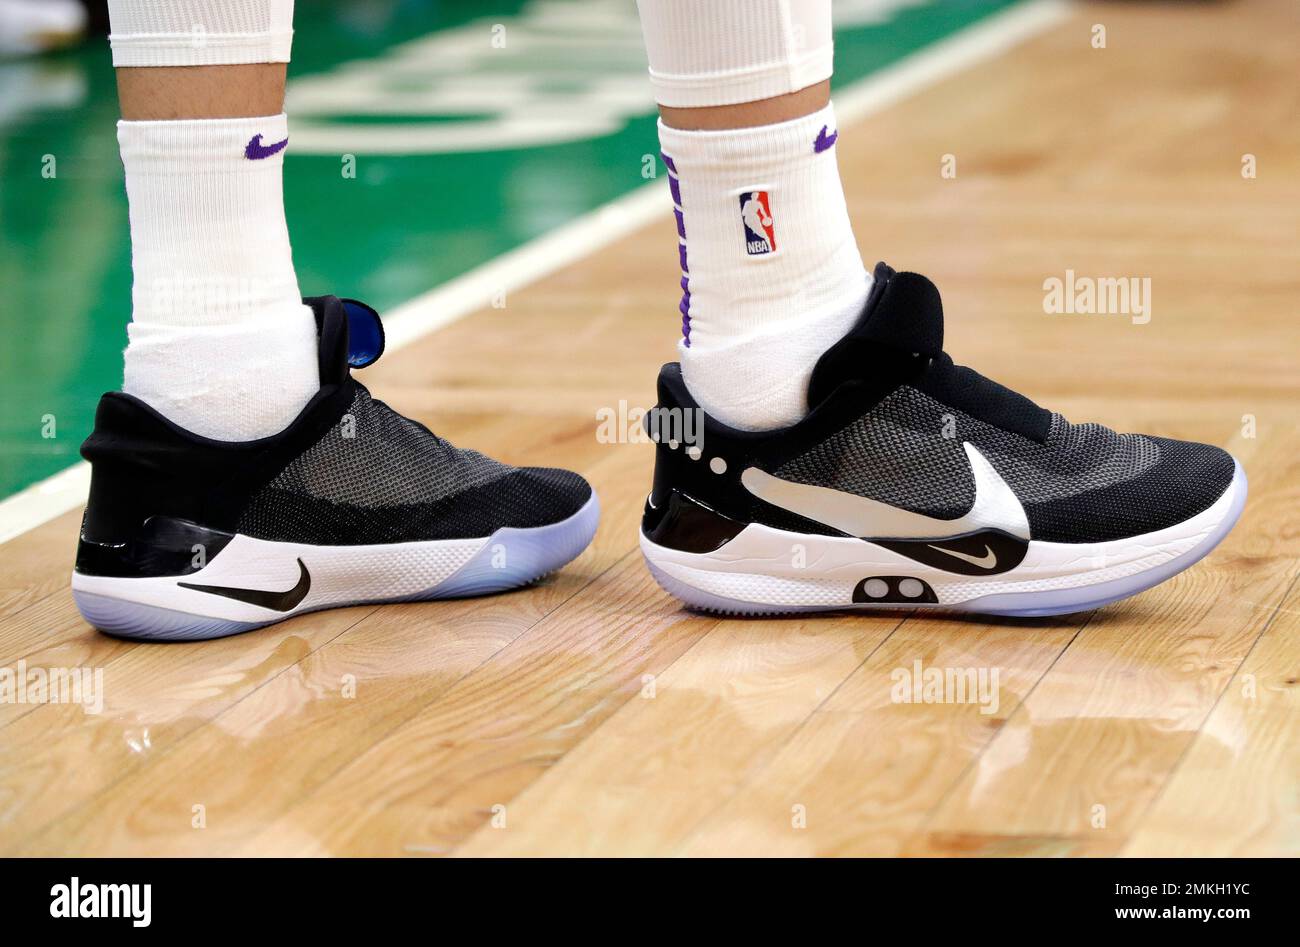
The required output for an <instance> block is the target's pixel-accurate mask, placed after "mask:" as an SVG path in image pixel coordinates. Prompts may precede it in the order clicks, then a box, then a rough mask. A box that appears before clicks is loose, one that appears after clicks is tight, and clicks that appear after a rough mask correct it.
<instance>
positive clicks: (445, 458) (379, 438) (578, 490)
mask: <svg viewBox="0 0 1300 947" xmlns="http://www.w3.org/2000/svg"><path fill="white" fill-rule="evenodd" d="M304 302H306V303H307V304H308V305H310V306H311V307H312V309H313V310H314V311H315V313H316V324H317V329H318V332H319V350H320V363H319V364H320V378H321V387H320V391H319V392H317V394H316V396H315V397H314V398H312V400H311V401H309V402H308V403H307V405H306V406H305V407H304V408H303V409H302V412H301V413H300V414H299V415H298V417H297V418H296V419H295V420H294V421H293V422H292V423H291V424H290V425H289V426H288V427H287V428H285V429H284V430H283V431H281V432H280V433H279V434H276V435H273V436H271V437H265V438H262V439H260V440H256V441H245V442H227V441H214V440H210V439H208V438H206V437H200V436H199V435H197V434H193V433H191V432H189V431H186V430H184V429H182V428H180V427H177V426H176V425H175V424H172V423H171V422H170V421H168V420H167V419H166V418H164V417H163V416H162V415H160V414H159V413H158V412H156V411H154V410H153V409H152V408H151V407H149V405H147V404H145V403H144V402H142V401H140V400H139V399H138V398H133V397H131V396H130V395H127V394H123V393H121V392H110V393H108V394H106V395H104V397H103V398H102V399H101V400H100V403H99V410H98V411H97V412H96V414H95V430H94V432H93V433H92V434H91V435H90V437H89V438H87V440H86V443H85V445H84V446H83V447H82V449H81V451H82V454H83V455H84V456H85V458H86V459H87V460H89V461H90V464H91V468H92V472H91V484H90V502H89V504H88V505H87V507H86V515H85V519H84V520H83V522H82V529H81V544H80V546H79V547H78V549H77V565H76V571H75V572H73V575H72V594H73V596H74V597H75V598H76V602H77V607H78V608H80V609H81V613H82V615H83V616H85V618H86V620H87V621H88V622H90V623H91V624H92V625H94V626H96V627H97V628H100V629H102V630H103V631H107V632H110V633H112V634H116V635H121V636H123V637H129V638H145V639H155V640H157V639H196V638H217V637H221V636H223V635H233V634H237V633H239V632H243V631H249V630H250V629H253V628H260V627H262V626H263V625H269V624H271V623H272V622H277V621H282V620H283V619H285V618H289V617H291V616H293V615H299V614H302V613H303V612H310V611H315V610H317V609H322V608H339V607H342V606H345V605H356V604H362V603H376V602H407V601H415V600H422V599H434V598H453V597H458V596H465V595H483V594H486V593H489V592H500V591H504V590H506V589H512V588H516V587H518V586H521V585H526V584H528V583H529V582H532V581H534V580H535V579H538V578H540V577H541V576H543V575H545V574H546V573H548V572H551V571H552V570H554V569H558V568H559V567H560V566H562V565H564V564H565V563H567V562H569V561H570V560H571V559H573V558H574V557H575V556H577V555H578V554H579V553H580V552H582V551H583V549H585V548H586V547H587V544H588V543H590V542H591V539H592V536H593V535H594V534H595V532H596V524H597V522H598V521H599V519H600V505H599V503H598V502H597V500H596V494H595V493H594V492H593V491H592V489H591V486H590V485H589V484H588V483H587V481H585V480H584V479H583V478H582V477H580V476H579V475H578V474H576V473H573V472H571V471H568V470H556V469H546V468H538V467H511V466H509V465H508V464H503V463H500V462H498V461H495V460H493V459H491V458H490V457H485V456H483V455H482V454H480V453H478V452H477V451H472V450H462V449H460V448H457V447H455V446H453V445H451V444H449V443H448V442H447V441H445V440H443V439H442V438H440V437H438V436H437V435H435V434H433V433H432V432H431V431H430V430H429V429H428V428H426V427H425V426H424V425H423V424H419V423H418V422H416V421H412V420H410V419H409V418H404V417H402V416H401V415H400V414H398V413H397V412H395V411H393V409H392V408H390V407H388V405H386V404H384V403H383V402H382V401H379V400H377V399H375V398H373V397H371V395H370V392H369V391H367V390H366V388H365V386H364V385H362V384H360V383H359V382H357V381H356V379H354V378H353V377H352V373H351V370H350V369H351V368H359V367H363V366H365V365H369V364H371V363H372V362H374V361H375V360H376V359H377V358H379V356H380V354H381V353H382V352H383V348H384V336H383V328H382V326H381V324H380V322H379V317H378V316H377V315H376V314H375V312H374V310H373V309H371V308H370V307H368V306H365V305H362V304H361V303H358V302H355V301H353V300H341V299H337V298H335V297H333V296H325V297H317V298H313V299H307V300H304ZM233 396H235V397H238V395H237V394H235V395H233Z"/></svg>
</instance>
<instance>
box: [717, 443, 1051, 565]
mask: <svg viewBox="0 0 1300 947" xmlns="http://www.w3.org/2000/svg"><path fill="white" fill-rule="evenodd" d="M962 446H963V447H964V448H965V449H966V456H967V458H968V459H969V460H970V466H971V474H972V475H973V476H974V478H975V502H974V503H972V504H971V508H970V510H969V511H968V512H967V513H966V514H965V515H963V516H959V517H957V518H956V519H951V520H945V519H937V518H935V517H933V516H925V515H923V514H921V513H913V512H911V511H909V510H902V509H899V508H898V507H896V506H890V505H889V504H887V503H881V502H880V501H879V500H869V499H867V498H866V497H860V496H857V495H856V494H853V493H845V492H844V491H842V490H834V489H832V488H830V487H816V486H811V485H809V484H806V483H794V482H793V481H790V480H782V479H781V478H780V477H774V476H772V475H771V474H769V473H766V472H765V471H762V470H759V469H758V468H757V467H747V468H745V470H744V471H743V472H742V473H741V475H740V482H741V484H743V485H744V487H745V489H746V490H748V491H749V492H750V493H752V494H753V495H754V496H756V497H758V498H759V499H760V500H764V501H766V502H768V503H771V504H772V505H773V506H779V507H781V508H782V509H783V510H787V511H789V512H791V513H795V514H798V515H799V516H802V517H804V518H805V519H810V520H813V521H815V522H818V523H823V524H825V525H826V526H830V527H832V528H834V529H838V530H840V532H843V533H848V534H849V535H850V536H861V537H862V538H864V539H944V538H947V537H951V536H960V535H964V534H966V533H973V532H976V531H977V530H981V529H999V530H1002V531H1003V532H1005V533H1010V534H1011V535H1012V536H1016V537H1018V538H1020V539H1024V540H1028V539H1029V519H1028V517H1026V516H1025V508H1024V506H1023V505H1022V504H1021V503H1020V500H1019V498H1018V497H1017V496H1016V495H1015V493H1014V491H1012V489H1011V488H1010V487H1009V486H1007V483H1006V481H1005V480H1003V479H1002V477H1001V475H1000V474H998V472H997V470H995V469H994V467H993V465H992V464H990V463H989V462H988V461H987V460H986V459H985V458H984V455H983V454H981V453H980V452H979V451H978V450H977V449H976V448H975V446H974V445H973V444H971V443H970V442H968V441H963V442H962ZM943 551H944V552H951V550H948V549H945V550H943ZM976 564H977V565H982V564H983V563H982V562H977V563H976Z"/></svg>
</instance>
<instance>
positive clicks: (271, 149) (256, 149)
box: [244, 135, 289, 161]
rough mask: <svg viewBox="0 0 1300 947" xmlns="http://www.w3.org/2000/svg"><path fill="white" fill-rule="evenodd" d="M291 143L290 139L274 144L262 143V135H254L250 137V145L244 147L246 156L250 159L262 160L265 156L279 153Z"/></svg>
mask: <svg viewBox="0 0 1300 947" xmlns="http://www.w3.org/2000/svg"><path fill="white" fill-rule="evenodd" d="M288 145H289V139H288V138H286V139H285V140H284V141H277V142H276V143H275V144H273V145H264V144H262V136H261V135H254V136H253V137H252V138H250V139H248V146H247V147H246V148H244V157H245V158H247V159H248V160H249V161H260V160H261V159H263V158H269V157H271V155H275V154H279V153H280V152H281V151H284V149H285V148H287V147H288Z"/></svg>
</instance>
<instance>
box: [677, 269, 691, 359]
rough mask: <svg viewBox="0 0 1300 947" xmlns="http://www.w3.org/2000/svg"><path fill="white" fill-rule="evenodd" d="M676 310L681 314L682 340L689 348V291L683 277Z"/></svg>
mask: <svg viewBox="0 0 1300 947" xmlns="http://www.w3.org/2000/svg"><path fill="white" fill-rule="evenodd" d="M677 308H678V310H679V311H680V312H681V314H682V338H683V339H685V340H686V345H687V347H688V348H689V347H690V344H691V291H690V288H689V286H688V284H687V280H686V277H685V276H683V277H682V301H681V302H679V303H678V304H677Z"/></svg>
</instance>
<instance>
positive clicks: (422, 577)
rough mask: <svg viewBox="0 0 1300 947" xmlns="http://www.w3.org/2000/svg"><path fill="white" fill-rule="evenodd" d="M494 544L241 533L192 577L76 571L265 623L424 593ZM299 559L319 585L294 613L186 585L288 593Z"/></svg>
mask: <svg viewBox="0 0 1300 947" xmlns="http://www.w3.org/2000/svg"><path fill="white" fill-rule="evenodd" d="M488 542H489V539H488V538H480V539H443V540H430V541H428V542H414V543H384V544H381V545H374V546H311V545H307V544H304V543H281V542H269V541H267V540H264V539H253V538H252V537H250V536H243V535H237V536H235V538H234V539H232V540H231V541H230V543H229V544H228V545H227V546H226V547H225V548H224V549H223V550H221V552H220V553H219V554H218V555H216V556H214V557H213V559H212V561H211V562H209V563H208V564H207V565H206V566H205V567H204V568H202V569H199V570H198V571H196V572H192V573H190V574H188V575H184V576H161V577H157V578H142V579H124V578H117V577H114V576H100V575H83V574H82V573H80V572H74V573H73V574H72V588H73V591H76V592H89V593H91V594H95V595H104V596H108V597H110V598H116V599H121V600H124V601H128V602H137V603H139V604H142V605H153V606H156V607H159V608H166V609H171V610H174V611H178V612H185V613H187V614H190V615H195V616H200V617H204V618H218V619H225V620H228V621H238V622H265V621H267V620H268V618H271V617H276V618H283V617H285V615H286V614H296V613H298V612H305V611H313V610H315V609H319V608H328V607H330V606H333V605H343V604H348V603H351V602H364V601H374V600H379V599H385V600H390V601H391V600H399V599H401V598H404V597H411V596H416V595H419V594H420V593H422V592H427V591H428V590H430V589H432V588H434V587H435V586H437V585H438V584H439V583H441V582H443V581H445V580H446V579H448V578H449V577H451V576H452V575H454V574H455V573H456V571H457V570H458V569H460V568H461V567H462V566H464V565H465V564H466V563H467V562H469V561H470V560H471V559H472V558H474V555H475V554H476V553H477V552H478V551H479V550H481V549H482V548H483V547H484V546H485V545H486V544H487V543H488ZM299 559H301V560H302V562H303V565H305V566H306V567H307V570H308V572H309V573H310V575H311V588H310V590H309V591H308V593H307V595H306V597H305V598H304V599H303V600H302V601H301V602H300V603H299V604H298V605H297V606H296V607H295V608H293V609H292V610H290V611H289V612H288V613H282V612H276V611H273V610H272V609H268V608H263V607H262V606H260V605H253V604H250V603H248V602H241V601H238V600H237V599H232V598H226V597H224V596H221V595H213V594H212V593H210V592H200V591H197V590H195V589H187V588H183V587H181V586H180V585H179V584H178V583H179V582H187V583H192V584H198V585H212V586H222V587H236V588H241V589H260V590H267V591H285V590H288V589H291V588H293V587H294V586H295V585H296V584H297V582H298V580H299V578H300V575H301V572H300V570H299V568H298V560H299Z"/></svg>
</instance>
